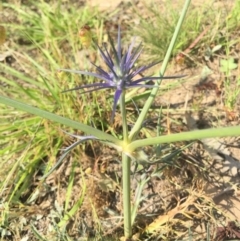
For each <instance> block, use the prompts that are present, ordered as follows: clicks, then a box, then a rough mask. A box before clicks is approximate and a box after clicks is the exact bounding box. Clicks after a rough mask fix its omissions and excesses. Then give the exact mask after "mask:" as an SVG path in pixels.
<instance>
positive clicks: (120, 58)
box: [60, 27, 182, 121]
mask: <svg viewBox="0 0 240 241" xmlns="http://www.w3.org/2000/svg"><path fill="white" fill-rule="evenodd" d="M109 40H110V45H111V48H112V52H113V58H112V57H111V55H110V53H109V51H108V50H107V48H106V45H104V46H103V48H100V47H99V45H97V47H98V49H99V51H100V53H101V56H102V58H103V60H104V62H105V64H106V65H107V67H108V71H106V70H104V69H103V68H101V67H100V66H97V65H95V64H94V63H92V64H93V65H94V66H95V67H96V70H97V73H92V72H88V71H81V70H71V69H60V70H61V71H66V72H71V73H76V74H81V75H89V76H93V77H96V78H98V79H101V80H103V82H99V83H94V84H86V85H81V86H78V87H75V88H72V89H68V90H65V91H63V92H67V91H72V90H81V89H86V88H87V89H88V88H89V90H86V91H83V92H82V94H83V93H87V92H92V91H96V90H101V89H108V88H110V89H115V95H114V102H113V111H112V118H111V121H112V120H113V117H114V114H115V111H116V106H117V103H118V100H119V98H120V96H121V94H122V92H123V90H126V89H130V88H139V87H146V88H153V87H158V86H157V85H149V84H142V82H144V81H147V80H148V81H149V80H157V79H175V78H179V77H182V76H167V77H152V76H145V77H140V78H138V79H134V77H135V76H137V75H139V74H140V73H141V72H143V71H145V70H147V69H149V68H151V67H152V66H154V65H156V64H158V62H155V63H151V64H149V65H143V66H141V67H139V68H134V64H135V63H136V61H137V60H138V58H139V56H140V54H141V52H142V49H143V47H142V44H141V43H140V44H139V45H138V46H137V47H136V48H135V49H134V44H135V41H134V40H133V41H132V43H131V44H130V46H129V48H128V50H127V51H126V53H124V54H123V53H122V46H121V31H120V27H119V28H118V41H117V48H116V47H115V46H114V42H113V40H112V39H111V37H109Z"/></svg>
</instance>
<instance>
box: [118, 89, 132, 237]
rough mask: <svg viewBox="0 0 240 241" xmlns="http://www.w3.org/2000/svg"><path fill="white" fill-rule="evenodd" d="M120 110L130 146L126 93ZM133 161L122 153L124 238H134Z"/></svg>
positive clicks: (125, 140) (126, 143)
mask: <svg viewBox="0 0 240 241" xmlns="http://www.w3.org/2000/svg"><path fill="white" fill-rule="evenodd" d="M120 109H121V114H122V128H123V142H124V144H125V145H128V125H127V115H126V108H125V91H123V92H122V94H121V97H120ZM130 172H131V159H130V158H129V157H128V156H127V155H126V154H125V153H124V152H123V153H122V178H123V218H124V236H125V238H130V237H131V236H132V224H131V191H130V190H131V189H130V187H131V182H130Z"/></svg>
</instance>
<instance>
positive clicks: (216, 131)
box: [126, 126, 240, 153]
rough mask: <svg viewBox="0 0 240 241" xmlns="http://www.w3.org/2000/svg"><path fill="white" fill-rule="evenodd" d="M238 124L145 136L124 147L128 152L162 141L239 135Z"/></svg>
mask: <svg viewBox="0 0 240 241" xmlns="http://www.w3.org/2000/svg"><path fill="white" fill-rule="evenodd" d="M239 135H240V126H234V127H221V128H212V129H206V130H196V131H188V132H182V133H177V134H171V135H164V136H157V137H153V138H146V139H142V140H136V141H133V142H131V143H130V144H129V145H128V146H127V147H126V149H127V150H128V152H129V153H131V152H133V151H134V150H136V149H137V148H140V147H143V146H149V145H157V144H162V143H165V144H166V143H172V142H177V141H190V140H201V139H205V138H214V137H225V136H239Z"/></svg>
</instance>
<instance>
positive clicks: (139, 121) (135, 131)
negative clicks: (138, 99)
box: [129, 0, 191, 140]
mask: <svg viewBox="0 0 240 241" xmlns="http://www.w3.org/2000/svg"><path fill="white" fill-rule="evenodd" d="M190 2H191V0H186V1H185V4H184V6H183V10H182V13H181V16H180V18H179V20H178V23H177V26H176V28H175V32H174V34H173V37H172V40H171V42H170V45H169V47H168V50H167V53H166V55H165V57H164V60H163V64H162V67H161V70H160V73H159V75H160V76H163V75H164V72H165V70H166V68H167V65H168V61H169V59H170V57H171V53H172V50H173V47H174V45H175V42H176V39H177V36H178V34H179V31H180V28H181V26H182V23H183V20H184V18H185V15H186V13H187V9H188V6H189V4H190ZM160 84H161V80H159V81H157V85H158V86H159V85H160ZM157 92H158V88H153V90H152V91H151V94H150V95H149V97H148V100H147V101H146V103H145V105H144V107H143V109H142V111H141V113H140V115H139V117H138V119H137V121H136V123H135V125H134V127H133V128H132V130H131V132H130V134H129V140H134V138H135V136H136V135H137V134H138V133H139V131H140V129H141V126H142V123H143V121H144V119H145V117H146V115H147V113H148V110H149V108H150V107H151V105H152V103H153V101H154V99H155V97H156V94H157Z"/></svg>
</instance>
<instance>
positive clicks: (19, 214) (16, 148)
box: [0, 1, 240, 240]
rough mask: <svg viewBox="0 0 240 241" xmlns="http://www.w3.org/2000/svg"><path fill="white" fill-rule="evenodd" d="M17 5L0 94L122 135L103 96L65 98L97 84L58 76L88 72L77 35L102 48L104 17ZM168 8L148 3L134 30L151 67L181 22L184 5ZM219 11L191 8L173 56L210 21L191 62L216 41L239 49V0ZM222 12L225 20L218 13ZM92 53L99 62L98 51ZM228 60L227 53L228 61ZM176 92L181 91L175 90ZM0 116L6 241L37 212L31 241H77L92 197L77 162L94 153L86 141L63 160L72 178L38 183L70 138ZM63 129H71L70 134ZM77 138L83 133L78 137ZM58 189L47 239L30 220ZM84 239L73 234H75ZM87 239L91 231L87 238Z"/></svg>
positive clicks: (47, 126) (229, 100) (11, 115)
mask: <svg viewBox="0 0 240 241" xmlns="http://www.w3.org/2000/svg"><path fill="white" fill-rule="evenodd" d="M16 4H17V3H16ZM16 4H7V3H3V4H2V5H3V8H4V11H9V12H10V14H11V15H13V16H15V18H16V19H15V20H14V21H13V22H3V23H1V25H3V26H4V27H5V28H6V30H7V39H8V41H9V42H10V43H11V44H9V47H8V48H9V49H10V50H11V51H12V53H13V57H14V59H15V62H13V63H12V64H11V65H9V64H7V63H0V70H1V75H0V83H3V84H4V86H5V87H1V88H0V94H2V95H5V96H8V97H11V98H13V99H17V100H20V101H22V102H25V103H28V104H30V105H33V106H36V107H38V108H41V109H43V110H47V111H49V112H53V113H55V114H58V115H60V116H64V117H68V118H70V119H72V120H75V121H79V122H82V123H84V124H89V125H93V126H94V127H98V128H99V129H102V130H106V131H108V132H111V133H112V134H114V135H116V136H117V135H118V127H117V126H116V127H114V128H112V127H111V126H110V124H109V119H110V116H111V107H112V103H111V100H110V98H108V97H107V94H106V92H96V93H95V92H94V93H93V94H86V95H79V94H78V93H75V92H71V93H69V94H62V93H61V91H62V90H64V89H67V88H71V87H73V86H76V85H78V84H79V85H80V84H81V83H86V82H88V83H91V82H93V81H94V79H92V78H87V79H86V78H82V77H81V76H77V75H68V74H65V73H59V72H58V71H57V69H58V68H72V69H81V68H82V67H83V66H84V68H90V67H89V66H90V64H89V62H88V61H86V62H85V61H83V59H84V58H81V57H80V58H79V56H78V53H79V50H80V49H81V43H80V42H79V37H78V31H79V28H81V27H82V26H83V25H85V24H88V25H89V26H91V27H92V29H93V33H94V39H95V40H96V41H98V42H99V44H101V43H102V38H103V32H104V31H105V30H104V26H103V25H104V24H103V22H104V20H105V19H107V16H106V15H105V14H104V13H102V12H99V11H98V10H97V9H94V8H90V7H82V8H81V7H79V6H78V7H77V6H76V5H74V4H68V3H67V2H66V3H65V4H66V5H62V4H61V1H51V6H50V5H49V4H48V3H46V2H44V1H39V2H37V1H35V2H34V1H29V2H27V3H26V4H20V5H19V7H16ZM30 5H31V7H30ZM165 7H166V10H165V11H163V13H162V14H159V12H158V11H157V10H155V9H156V8H155V7H154V6H147V5H146V10H145V11H147V12H148V13H149V16H150V17H149V19H143V18H140V22H141V25H140V26H141V27H139V26H138V27H137V28H136V29H134V30H133V32H134V33H137V35H139V36H140V37H141V38H142V39H143V42H144V44H145V49H144V51H145V52H144V55H145V56H147V57H148V62H149V61H150V60H153V59H154V60H161V59H163V57H164V54H165V52H166V49H167V47H168V44H169V41H170V39H171V37H172V33H173V32H174V28H175V25H176V22H177V20H178V18H179V8H175V9H174V8H172V6H171V2H170V1H169V2H168V4H167V5H166V6H165ZM218 10H219V9H212V8H211V9H209V8H208V6H204V7H203V8H200V9H199V8H197V9H194V8H192V9H191V10H190V11H189V14H188V17H187V19H186V21H185V24H184V25H183V27H182V31H181V34H180V37H179V38H178V42H177V44H176V46H175V49H174V51H173V56H176V55H177V54H178V53H179V52H180V51H183V50H185V49H186V48H187V47H188V46H189V45H190V44H191V43H192V42H193V41H194V39H195V38H196V37H197V36H198V35H199V34H200V33H201V31H202V28H203V27H205V26H206V25H207V24H209V23H210V24H211V25H212V26H213V28H214V29H215V31H214V34H211V31H210V32H209V33H207V34H206V36H204V38H203V39H202V40H201V41H200V42H199V43H198V44H197V46H196V47H195V48H194V49H193V50H192V51H191V52H190V54H189V55H190V58H192V59H194V61H195V63H194V64H200V63H199V62H198V61H199V56H196V55H199V54H201V55H202V56H203V55H204V54H203V52H201V51H202V50H201V47H202V46H205V47H207V46H211V44H214V45H217V44H221V45H222V46H223V47H222V48H221V51H222V52H221V54H222V55H224V56H225V55H226V53H227V52H228V53H229V49H231V47H232V46H234V44H236V39H235V36H234V34H233V33H234V32H235V31H237V30H238V29H239V26H238V23H239V16H240V5H239V1H236V7H235V8H233V10H232V11H231V12H229V13H228V17H227V16H226V13H224V12H219V11H218ZM219 14H220V15H221V14H222V15H221V16H219ZM134 16H135V15H134ZM226 21H227V23H226ZM156 29H158V31H156ZM222 29H224V30H226V29H227V32H228V37H225V38H223V37H222V36H220V35H219V32H220V31H221V30H222ZM130 34H132V29H131V32H127V33H126V35H127V36H128V35H130ZM1 51H2V50H1ZM88 52H89V54H90V55H91V56H93V58H97V62H99V60H98V56H95V55H96V53H95V50H94V49H93V48H90V49H89V51H88ZM218 54H219V53H218ZM231 57H232V56H231V54H230V53H229V55H227V60H229V59H231ZM100 64H101V63H100ZM232 70H234V69H229V68H228V69H227V70H226V69H225V70H223V71H222V72H223V73H224V74H226V79H225V82H224V86H225V91H226V96H225V100H224V101H225V105H226V106H228V107H229V108H231V109H234V108H235V105H236V101H237V99H238V98H239V93H240V91H239V89H240V86H239V75H238V76H237V78H236V81H237V88H236V89H235V90H234V92H232V91H231V86H230V85H231V82H230V75H231V73H232ZM2 72H3V73H4V74H2ZM170 85H172V84H170ZM174 87H176V86H173V87H171V88H174ZM169 88H170V87H169ZM145 94H146V93H145ZM163 94H164V91H163ZM129 96H131V97H132V96H134V98H135V99H138V98H140V99H141V100H142V96H141V95H138V94H137V95H136V94H135V92H134V93H133V94H132V95H131V93H130V94H129ZM0 116H1V124H0V156H1V164H0V165H1V168H0V194H1V208H2V210H3V211H2V215H1V235H2V237H3V240H8V235H9V233H10V231H11V232H12V233H15V238H16V239H15V240H21V238H22V234H21V232H23V230H24V225H25V223H24V220H23V219H24V217H25V216H26V215H25V214H26V213H27V214H29V215H31V214H32V213H33V217H32V218H31V219H30V221H29V220H28V221H26V222H27V225H29V227H30V230H31V232H32V236H31V240H50V239H51V240H74V238H72V237H71V234H70V233H71V231H72V230H73V229H71V227H70V228H69V227H68V224H71V225H72V226H74V225H79V223H80V224H81V218H82V217H81V215H80V214H79V209H81V208H82V210H84V208H85V209H86V206H84V205H86V204H85V203H84V201H86V200H85V198H86V196H87V197H88V195H89V196H91V195H90V194H89V190H87V189H88V188H89V189H90V188H91V187H89V186H88V184H86V182H85V179H84V175H85V174H84V170H83V168H82V167H80V171H79V170H78V167H79V162H81V160H80V161H79V159H83V157H82V156H83V155H84V151H86V150H89V149H90V150H91V149H94V145H93V144H88V145H86V146H83V147H78V148H76V149H75V151H74V152H72V153H71V156H70V157H69V158H67V159H66V160H65V162H69V163H72V164H73V165H72V167H71V168H70V170H68V171H69V174H68V176H67V177H62V176H61V177H56V180H55V181H54V182H53V183H50V184H49V183H48V184H44V183H43V182H42V181H39V178H40V177H41V176H42V175H43V174H44V173H47V172H48V170H50V168H51V167H52V166H54V164H55V163H56V161H57V160H58V159H59V157H60V155H61V153H62V149H63V148H65V147H67V146H69V144H70V143H72V140H71V139H70V138H69V137H68V136H66V134H65V133H64V132H63V131H62V127H61V126H60V125H56V124H54V123H52V122H50V121H48V120H46V119H43V118H40V117H37V116H32V115H29V114H26V113H23V112H21V111H17V110H15V109H13V108H10V107H7V106H5V105H1V108H0ZM133 122H134V118H133ZM66 131H68V132H74V130H71V129H70V130H66ZM78 134H82V133H81V132H78ZM84 149H85V150H84ZM91 152H93V150H92V151H91ZM76 173H77V174H76ZM79 173H80V174H79ZM79 175H80V177H82V178H81V180H79V179H78V177H79ZM142 182H144V180H143V181H142ZM35 183H36V184H35ZM141 185H142V183H141V182H140V183H139V187H138V188H139V190H140V191H139V193H138V195H140V193H141V191H142V186H141ZM76 187H77V188H76ZM75 188H76V189H77V190H75ZM56 189H57V190H58V191H57V192H56V193H58V194H59V195H60V196H61V198H60V199H61V200H62V202H61V203H58V202H57V201H56V202H55V203H53V204H52V205H53V206H54V210H52V212H51V214H50V215H49V220H50V221H49V222H50V224H49V227H48V230H45V234H42V233H40V232H39V231H38V227H36V226H35V225H34V223H33V222H32V221H36V220H37V218H38V217H37V216H35V215H34V213H35V212H36V213H37V211H39V210H38V206H37V204H36V203H37V201H39V202H40V201H41V199H42V198H43V196H47V195H50V194H49V193H52V192H54V193H55V191H56ZM90 191H91V190H90ZM140 196H141V195H140ZM138 198H139V199H140V197H138ZM139 199H137V200H139ZM36 200H37V201H36ZM58 200H59V199H58ZM89 200H90V201H89ZM87 201H89V202H90V204H89V206H87V207H88V208H90V209H91V210H92V216H93V219H94V221H95V223H96V224H95V227H96V234H95V235H96V236H95V240H101V234H102V227H101V224H100V222H99V223H98V221H99V220H98V219H99V217H98V214H97V211H96V210H95V199H94V197H91V198H90V199H88V200H87ZM46 205H47V204H46ZM31 208H32V209H34V208H36V211H35V212H34V210H32V209H31ZM134 212H135V215H136V212H137V211H136V210H134ZM72 217H74V218H76V221H75V220H74V221H73V220H72ZM19 220H20V221H19ZM79 220H80V221H79ZM17 224H18V225H17ZM9 230H10V231H9ZM80 235H81V234H80V233H77V234H76V233H75V236H77V237H79V236H80ZM85 236H88V234H87V233H86V234H85ZM190 236H191V235H190ZM164 237H165V238H166V237H167V236H164ZM103 240H107V238H103ZM184 240H185V239H184ZM186 240H187V239H186ZM189 240H191V238H189Z"/></svg>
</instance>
